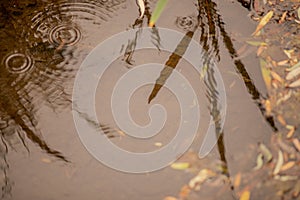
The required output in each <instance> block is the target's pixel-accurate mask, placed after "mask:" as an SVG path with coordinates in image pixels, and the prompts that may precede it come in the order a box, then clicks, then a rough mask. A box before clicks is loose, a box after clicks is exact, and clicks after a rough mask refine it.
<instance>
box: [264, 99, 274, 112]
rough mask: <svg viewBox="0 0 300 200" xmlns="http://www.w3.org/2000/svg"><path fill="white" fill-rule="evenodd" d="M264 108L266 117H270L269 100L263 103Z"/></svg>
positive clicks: (270, 107)
mask: <svg viewBox="0 0 300 200" xmlns="http://www.w3.org/2000/svg"><path fill="white" fill-rule="evenodd" d="M265 108H266V115H267V116H270V115H271V112H272V106H271V102H270V100H268V99H267V100H266V101H265Z"/></svg>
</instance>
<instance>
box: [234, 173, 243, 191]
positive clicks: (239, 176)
mask: <svg viewBox="0 0 300 200" xmlns="http://www.w3.org/2000/svg"><path fill="white" fill-rule="evenodd" d="M241 179H242V174H241V172H239V173H237V175H236V176H235V178H234V184H233V185H234V188H238V187H239V186H240V184H241Z"/></svg>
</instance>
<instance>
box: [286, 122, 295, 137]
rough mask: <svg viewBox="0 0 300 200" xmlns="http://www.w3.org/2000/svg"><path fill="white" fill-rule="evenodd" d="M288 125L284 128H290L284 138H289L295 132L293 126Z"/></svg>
mask: <svg viewBox="0 0 300 200" xmlns="http://www.w3.org/2000/svg"><path fill="white" fill-rule="evenodd" d="M289 126H290V125H287V126H286V128H287V129H289V130H290V131H289V132H288V134H287V135H286V138H291V137H292V136H293V135H294V133H295V127H294V126H291V127H289Z"/></svg>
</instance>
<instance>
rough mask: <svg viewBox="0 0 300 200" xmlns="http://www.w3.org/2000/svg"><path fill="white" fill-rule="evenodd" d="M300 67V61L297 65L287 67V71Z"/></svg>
mask: <svg viewBox="0 0 300 200" xmlns="http://www.w3.org/2000/svg"><path fill="white" fill-rule="evenodd" d="M299 67H300V62H298V63H296V64H295V65H293V66H292V67H291V68H287V69H286V71H288V72H290V71H293V70H295V69H296V68H299Z"/></svg>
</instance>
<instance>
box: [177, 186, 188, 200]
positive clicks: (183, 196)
mask: <svg viewBox="0 0 300 200" xmlns="http://www.w3.org/2000/svg"><path fill="white" fill-rule="evenodd" d="M190 192H191V188H190V187H189V186H188V185H184V186H183V187H182V188H181V190H180V193H179V197H180V199H186V198H187V197H188V196H189V195H190Z"/></svg>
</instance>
